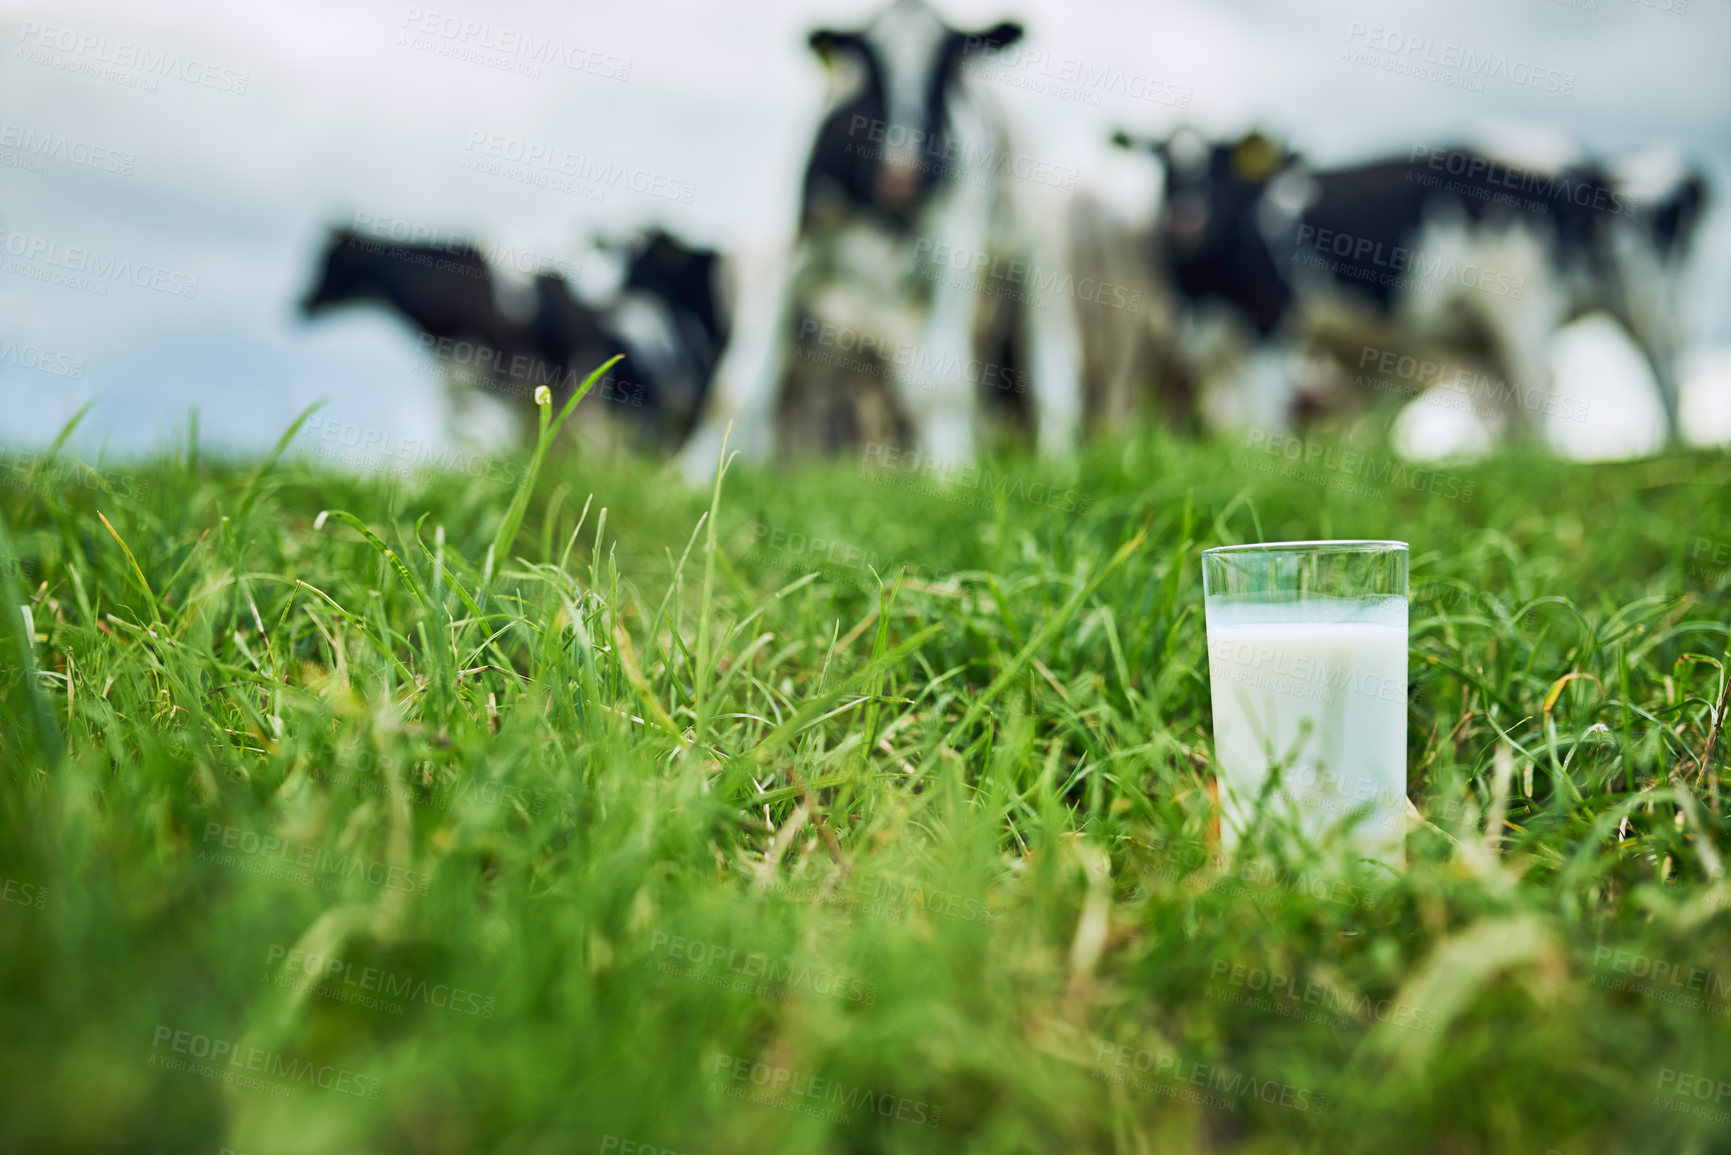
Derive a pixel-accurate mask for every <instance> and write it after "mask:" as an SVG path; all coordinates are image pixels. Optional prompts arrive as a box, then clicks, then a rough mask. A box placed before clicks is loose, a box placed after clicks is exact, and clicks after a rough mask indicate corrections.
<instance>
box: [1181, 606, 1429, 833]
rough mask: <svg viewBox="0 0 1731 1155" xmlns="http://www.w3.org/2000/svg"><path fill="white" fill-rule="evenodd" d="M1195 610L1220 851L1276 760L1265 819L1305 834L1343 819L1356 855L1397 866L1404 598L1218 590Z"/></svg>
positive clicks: (1401, 828)
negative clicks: (1200, 624) (1246, 598)
mask: <svg viewBox="0 0 1731 1155" xmlns="http://www.w3.org/2000/svg"><path fill="white" fill-rule="evenodd" d="M1206 612H1207V616H1208V672H1209V678H1210V684H1211V687H1212V691H1213V695H1214V750H1215V758H1216V763H1217V765H1216V773H1217V778H1218V781H1219V784H1220V804H1221V812H1222V823H1221V837H1222V841H1223V843H1224V845H1225V847H1226V849H1227V850H1228V851H1231V850H1232V849H1233V848H1234V847H1235V846H1236V845H1237V842H1238V839H1239V836H1240V834H1241V833H1242V832H1243V831H1246V830H1248V829H1249V828H1250V826H1251V824H1252V823H1253V822H1254V821H1255V818H1256V808H1257V805H1258V801H1259V799H1261V797H1262V792H1263V789H1264V786H1265V785H1266V783H1267V782H1268V779H1269V777H1270V772H1271V770H1272V769H1274V768H1278V769H1279V771H1280V776H1279V782H1280V786H1279V788H1278V789H1277V790H1275V791H1271V792H1270V793H1269V796H1268V798H1267V799H1266V802H1265V805H1266V806H1267V808H1268V812H1269V814H1270V817H1273V816H1275V815H1278V816H1280V818H1281V819H1283V820H1284V821H1286V822H1289V823H1292V824H1295V825H1296V826H1298V827H1299V829H1301V830H1302V831H1303V832H1304V834H1305V835H1306V836H1307V837H1309V838H1311V839H1313V840H1314V839H1321V838H1323V837H1325V836H1326V835H1328V834H1329V833H1330V832H1332V831H1334V830H1336V829H1338V828H1340V827H1341V826H1342V825H1343V824H1345V823H1346V822H1347V821H1348V820H1349V819H1351V820H1354V822H1353V825H1352V826H1351V828H1350V829H1351V834H1350V839H1351V844H1352V845H1354V846H1355V847H1356V848H1357V849H1358V851H1359V852H1360V853H1361V854H1363V855H1365V856H1367V857H1372V858H1377V859H1380V860H1382V861H1384V862H1387V863H1390V864H1391V865H1397V866H1398V865H1400V864H1402V863H1403V862H1404V861H1405V851H1404V847H1403V836H1404V834H1405V831H1406V649H1407V603H1406V599H1405V598H1404V597H1376V598H1368V599H1365V600H1362V601H1349V600H1343V599H1326V598H1313V599H1308V600H1305V601H1301V602H1288V603H1284V604H1274V605H1270V604H1266V603H1263V604H1235V599H1224V598H1221V599H1210V601H1209V602H1208V603H1207V606H1206ZM1264 821H1265V823H1266V822H1268V821H1269V820H1268V819H1264Z"/></svg>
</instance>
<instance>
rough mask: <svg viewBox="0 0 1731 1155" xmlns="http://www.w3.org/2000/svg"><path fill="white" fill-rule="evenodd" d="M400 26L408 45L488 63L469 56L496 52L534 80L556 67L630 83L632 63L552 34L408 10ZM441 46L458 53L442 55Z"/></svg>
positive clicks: (445, 14) (443, 14) (482, 59)
mask: <svg viewBox="0 0 1731 1155" xmlns="http://www.w3.org/2000/svg"><path fill="white" fill-rule="evenodd" d="M402 26H403V28H404V29H406V30H407V31H406V32H405V36H406V37H409V38H408V39H406V40H405V41H404V43H405V44H406V46H407V47H410V48H415V49H419V50H421V51H430V52H434V53H435V54H436V55H441V56H455V57H456V58H458V59H464V60H471V61H472V62H474V63H482V64H484V63H488V61H486V60H485V59H484V58H481V57H480V56H479V55H477V56H474V57H471V56H470V55H468V52H475V53H477V54H479V53H485V52H496V53H498V54H499V55H501V56H505V57H514V58H516V60H517V61H518V62H520V63H522V64H525V65H528V66H530V67H528V68H526V69H522V71H525V72H526V73H527V74H528V75H531V76H539V75H540V70H539V69H535V68H533V65H535V64H557V65H558V66H560V67H561V68H567V69H570V70H571V71H572V72H586V73H588V74H589V75H591V76H599V77H601V78H602V79H603V80H617V81H620V82H624V81H627V80H630V79H631V61H630V60H627V59H626V58H624V57H622V56H613V55H611V54H609V53H606V52H598V51H595V50H593V49H588V48H584V47H582V46H581V45H577V44H566V43H565V42H564V41H562V40H555V39H554V38H552V37H550V36H540V37H538V36H536V35H535V34H534V33H533V32H524V31H522V30H520V29H516V28H506V27H502V26H497V25H494V24H491V23H489V22H487V21H485V20H466V19H464V18H463V17H461V16H455V15H451V14H449V13H441V12H429V11H423V10H421V9H419V8H410V9H409V10H408V13H407V15H405V16H404V17H403V25H402ZM441 42H443V43H442V44H441ZM440 48H447V49H452V50H455V51H444V52H441V51H439V49H440ZM465 50H467V51H465ZM508 71H509V70H508Z"/></svg>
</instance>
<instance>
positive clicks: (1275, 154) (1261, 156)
mask: <svg viewBox="0 0 1731 1155" xmlns="http://www.w3.org/2000/svg"><path fill="white" fill-rule="evenodd" d="M1279 167H1280V146H1279V145H1278V144H1276V143H1275V142H1274V141H1272V140H1270V139H1269V138H1268V137H1266V136H1263V135H1262V134H1261V133H1260V132H1253V133H1251V134H1250V135H1249V136H1247V137H1245V138H1244V139H1243V140H1241V141H1239V142H1238V147H1237V148H1235V149H1233V150H1232V168H1233V170H1234V171H1235V172H1237V173H1238V175H1239V176H1240V177H1241V178H1243V179H1244V180H1247V181H1254V182H1256V183H1258V184H1260V183H1261V182H1263V181H1265V180H1267V179H1268V178H1269V177H1271V176H1273V175H1274V170H1275V169H1277V168H1279Z"/></svg>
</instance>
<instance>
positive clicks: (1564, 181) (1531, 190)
mask: <svg viewBox="0 0 1731 1155" xmlns="http://www.w3.org/2000/svg"><path fill="white" fill-rule="evenodd" d="M1408 159H1409V160H1411V161H1412V162H1413V163H1414V164H1417V163H1419V162H1420V161H1423V162H1424V166H1425V167H1426V168H1428V169H1430V170H1432V171H1433V172H1436V173H1440V174H1446V175H1448V176H1458V177H1462V178H1464V179H1465V180H1466V181H1467V182H1468V187H1473V185H1474V183H1475V182H1482V183H1484V184H1492V185H1497V186H1499V187H1501V188H1505V189H1508V190H1510V191H1511V192H1515V193H1520V194H1536V195H1537V196H1539V197H1540V198H1542V200H1541V201H1540V205H1541V207H1543V206H1544V204H1545V202H1546V201H1549V200H1553V199H1556V198H1558V197H1561V198H1563V199H1565V200H1568V201H1570V202H1572V203H1573V204H1576V205H1578V206H1580V207H1581V208H1591V209H1595V210H1597V211H1599V212H1605V213H1611V214H1613V215H1615V216H1625V217H1632V216H1634V215H1635V201H1634V200H1633V199H1632V198H1630V197H1626V196H1623V195H1622V194H1620V193H1618V192H1616V191H1615V190H1614V189H1611V188H1609V187H1607V186H1606V185H1604V184H1602V183H1600V182H1598V181H1593V180H1588V179H1586V178H1585V177H1584V176H1582V175H1580V174H1578V173H1575V174H1571V172H1570V171H1568V170H1564V171H1563V172H1553V173H1543V172H1535V171H1533V170H1531V169H1521V168H1511V167H1509V166H1508V165H1506V164H1504V163H1502V162H1501V161H1497V160H1492V159H1491V158H1489V157H1487V156H1482V155H1480V154H1479V153H1474V152H1462V151H1461V150H1460V149H1457V148H1432V147H1430V146H1429V145H1424V144H1415V145H1414V146H1413V149H1412V155H1411V156H1410V157H1408ZM1479 191H1485V190H1479Z"/></svg>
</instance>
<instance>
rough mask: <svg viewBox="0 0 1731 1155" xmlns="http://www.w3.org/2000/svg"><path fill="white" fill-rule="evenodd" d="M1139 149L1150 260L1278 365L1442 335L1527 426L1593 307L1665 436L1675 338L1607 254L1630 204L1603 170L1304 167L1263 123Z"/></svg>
mask: <svg viewBox="0 0 1731 1155" xmlns="http://www.w3.org/2000/svg"><path fill="white" fill-rule="evenodd" d="M1151 147H1152V148H1153V150H1154V151H1155V152H1156V154H1157V155H1159V156H1160V158H1161V160H1162V161H1163V162H1164V167H1165V169H1166V195H1167V213H1166V219H1165V225H1164V228H1163V229H1162V244H1161V251H1160V253H1159V254H1158V259H1161V260H1163V261H1165V262H1166V264H1167V266H1168V268H1169V269H1170V273H1171V276H1172V278H1173V281H1174V283H1175V285H1176V286H1177V288H1178V290H1179V291H1180V292H1181V293H1182V294H1183V295H1184V296H1185V297H1186V298H1187V299H1188V300H1189V302H1190V303H1191V304H1192V306H1193V307H1196V308H1199V309H1212V310H1214V311H1215V312H1216V313H1224V314H1226V315H1227V316H1229V317H1230V318H1231V319H1232V323H1235V324H1236V325H1237V327H1238V328H1239V331H1240V332H1241V333H1243V334H1244V335H1246V336H1248V337H1249V338H1251V343H1252V345H1254V346H1255V347H1257V348H1258V349H1259V352H1260V354H1261V355H1263V356H1265V357H1266V356H1269V355H1272V356H1274V357H1277V358H1278V357H1282V356H1285V357H1287V358H1288V365H1289V366H1290V364H1291V363H1292V362H1291V360H1290V355H1291V352H1292V349H1293V347H1294V346H1295V345H1296V346H1309V347H1311V348H1313V349H1314V348H1315V347H1318V346H1321V347H1324V348H1330V349H1331V350H1332V351H1333V352H1334V353H1335V355H1336V356H1337V357H1339V358H1340V359H1341V360H1343V361H1344V363H1345V364H1347V365H1353V364H1355V363H1356V362H1355V361H1354V360H1353V359H1352V358H1354V357H1356V356H1357V355H1359V354H1360V353H1362V351H1363V350H1364V349H1365V348H1367V347H1368V346H1367V341H1368V342H1369V343H1372V344H1381V345H1384V346H1386V345H1395V346H1402V347H1414V346H1428V347H1432V348H1442V349H1447V350H1450V351H1452V352H1453V353H1454V354H1457V355H1459V356H1460V357H1462V358H1463V359H1464V360H1466V361H1468V362H1476V363H1477V364H1478V365H1480V366H1482V367H1483V368H1484V369H1485V370H1486V372H1487V373H1488V374H1489V375H1490V376H1491V377H1500V378H1501V384H1500V387H1499V388H1498V389H1496V390H1494V391H1493V393H1494V396H1493V401H1494V402H1495V403H1496V404H1497V405H1498V407H1499V409H1500V415H1501V419H1502V421H1503V423H1504V424H1507V425H1511V426H1514V427H1527V428H1530V427H1531V425H1532V423H1533V419H1534V418H1535V417H1536V416H1537V414H1538V412H1539V410H1540V408H1541V407H1542V406H1543V405H1544V404H1546V403H1547V402H1546V401H1545V400H1544V398H1545V395H1546V393H1547V388H1548V383H1547V380H1546V376H1547V371H1546V369H1545V357H1546V349H1547V347H1548V345H1549V343H1550V341H1551V340H1552V338H1553V337H1554V336H1555V335H1556V334H1557V332H1558V331H1559V330H1560V329H1561V328H1562V327H1563V326H1564V325H1566V324H1567V323H1568V322H1570V321H1571V320H1573V319H1574V318H1576V317H1578V316H1581V315H1582V314H1584V313H1587V312H1591V311H1595V310H1600V311H1604V312H1606V313H1608V314H1610V315H1611V316H1612V317H1613V318H1614V319H1616V320H1617V321H1618V322H1619V323H1621V324H1623V326H1624V327H1625V328H1626V329H1627V330H1628V331H1629V332H1630V333H1631V334H1632V335H1634V336H1635V338H1636V339H1637V341H1639V342H1640V344H1641V345H1642V348H1643V352H1644V353H1645V355H1646V356H1647V358H1648V360H1649V361H1650V362H1651V364H1652V366H1653V370H1654V377H1655V379H1656V380H1657V381H1658V382H1659V384H1660V390H1661V393H1662V398H1661V399H1662V401H1663V403H1664V406H1665V409H1666V413H1667V416H1668V418H1669V421H1670V425H1671V429H1672V431H1673V435H1674V434H1675V430H1676V385H1675V382H1676V376H1675V369H1674V366H1673V365H1672V360H1673V358H1674V356H1675V350H1674V349H1673V348H1666V347H1663V346H1662V345H1661V343H1660V342H1658V341H1657V340H1656V339H1654V338H1653V336H1652V334H1653V333H1654V332H1655V331H1656V327H1655V326H1654V325H1652V324H1650V323H1648V324H1643V323H1642V322H1641V321H1640V320H1639V319H1638V317H1637V306H1636V305H1635V303H1634V302H1632V300H1631V294H1630V291H1629V281H1628V277H1627V270H1626V264H1627V262H1626V261H1625V260H1623V259H1620V258H1619V255H1618V249H1619V245H1620V242H1619V241H1618V239H1617V238H1618V237H1619V236H1620V235H1623V234H1626V233H1627V232H1628V222H1629V221H1630V220H1635V219H1641V210H1640V208H1639V206H1637V205H1635V204H1634V203H1633V202H1632V200H1631V199H1630V198H1629V197H1627V196H1626V195H1625V194H1624V193H1623V192H1622V191H1621V189H1620V187H1619V185H1618V183H1617V182H1615V181H1613V180H1612V178H1611V177H1610V175H1609V174H1608V173H1607V172H1606V171H1604V170H1603V169H1602V168H1600V167H1598V166H1596V165H1592V164H1575V165H1570V166H1565V167H1561V168H1554V169H1549V170H1540V169H1538V168H1536V167H1523V166H1521V165H1516V164H1510V163H1508V162H1505V161H1502V160H1499V159H1497V158H1494V157H1491V156H1489V155H1486V154H1484V153H1481V152H1477V151H1474V150H1471V149H1467V148H1434V149H1433V148H1428V147H1420V148H1415V149H1414V150H1413V151H1412V154H1411V155H1410V156H1409V157H1406V158H1400V159H1394V160H1386V161H1380V162H1376V163H1372V164H1366V165H1359V166H1354V167H1350V168H1340V169H1333V170H1323V171H1317V172H1312V171H1309V170H1307V168H1306V167H1305V166H1304V164H1303V163H1302V161H1301V160H1300V158H1299V157H1297V156H1296V155H1295V154H1293V153H1292V152H1290V151H1288V150H1287V149H1285V148H1284V147H1283V146H1282V145H1280V144H1279V143H1278V142H1276V141H1274V140H1272V139H1270V138H1269V137H1266V136H1264V135H1262V134H1260V133H1251V134H1249V135H1247V136H1245V137H1244V138H1243V139H1241V140H1239V141H1236V142H1231V143H1214V144H1209V143H1207V142H1203V141H1200V140H1199V139H1198V138H1196V137H1195V136H1194V135H1193V134H1180V135H1178V136H1177V137H1174V138H1173V140H1171V141H1165V142H1155V143H1153V144H1152V146H1151ZM1270 338H1278V340H1275V341H1270ZM1288 376H1289V377H1290V376H1291V374H1290V373H1289V374H1288ZM1304 400H1305V399H1304V398H1300V399H1299V401H1300V404H1299V407H1300V408H1301V409H1302V407H1303V402H1304Z"/></svg>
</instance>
